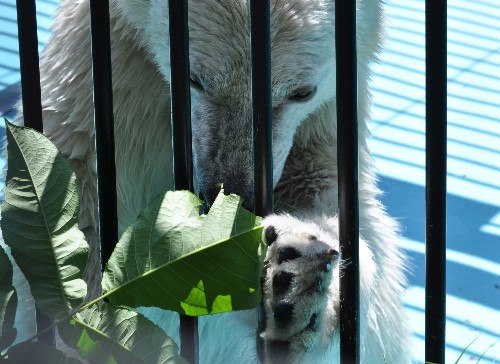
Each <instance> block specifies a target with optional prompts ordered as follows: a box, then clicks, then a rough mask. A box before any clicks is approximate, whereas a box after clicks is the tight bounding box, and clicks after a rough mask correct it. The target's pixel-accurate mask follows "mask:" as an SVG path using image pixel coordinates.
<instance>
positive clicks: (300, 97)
mask: <svg viewBox="0 0 500 364" xmlns="http://www.w3.org/2000/svg"><path fill="white" fill-rule="evenodd" d="M316 90H317V88H316V86H307V87H301V88H298V89H296V90H294V91H293V92H292V93H291V94H290V96H289V97H288V100H290V101H293V102H306V101H309V100H311V99H312V98H313V97H314V95H315V94H316Z"/></svg>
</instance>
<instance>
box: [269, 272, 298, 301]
mask: <svg viewBox="0 0 500 364" xmlns="http://www.w3.org/2000/svg"><path fill="white" fill-rule="evenodd" d="M293 277H294V274H293V273H289V272H278V274H276V275H275V276H274V278H273V293H274V295H275V296H279V295H280V294H283V293H285V292H286V291H288V289H289V288H290V284H291V283H292V279H293Z"/></svg>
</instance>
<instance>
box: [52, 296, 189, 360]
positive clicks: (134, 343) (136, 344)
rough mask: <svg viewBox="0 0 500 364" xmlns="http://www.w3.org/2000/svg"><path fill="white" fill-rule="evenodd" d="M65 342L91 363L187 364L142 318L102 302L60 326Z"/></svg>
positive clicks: (152, 325)
mask: <svg viewBox="0 0 500 364" xmlns="http://www.w3.org/2000/svg"><path fill="white" fill-rule="evenodd" d="M58 332H59V333H60V335H61V338H62V339H63V340H64V342H65V343H66V344H67V345H68V346H70V347H73V348H77V349H78V351H79V352H80V355H81V356H82V357H83V358H85V359H87V360H89V361H90V362H91V363H110V364H111V363H159V364H160V363H167V362H169V363H185V361H184V359H182V358H180V357H178V348H177V345H176V344H175V343H174V342H173V341H172V340H171V339H170V338H169V337H168V336H166V335H165V333H164V332H163V330H161V329H160V328H159V327H158V326H156V325H155V324H153V323H152V322H151V321H149V320H148V319H146V318H145V317H144V316H142V315H141V314H139V313H137V312H134V311H131V310H128V309H126V308H120V307H117V306H114V305H112V304H110V303H105V302H101V303H99V304H94V305H92V306H91V307H89V308H86V309H84V310H82V311H81V312H79V313H77V314H76V315H74V316H73V318H72V319H71V320H69V321H66V322H64V323H61V324H59V326H58Z"/></svg>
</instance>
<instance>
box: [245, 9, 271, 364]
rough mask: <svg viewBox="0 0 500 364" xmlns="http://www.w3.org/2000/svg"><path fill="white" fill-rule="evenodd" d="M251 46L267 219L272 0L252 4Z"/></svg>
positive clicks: (262, 208)
mask: <svg viewBox="0 0 500 364" xmlns="http://www.w3.org/2000/svg"><path fill="white" fill-rule="evenodd" d="M250 43H251V75H252V77H251V78H252V84H251V91H252V123H253V125H252V132H253V138H252V139H253V150H252V154H253V168H254V212H255V214H256V215H259V216H266V215H269V214H271V213H272V212H273V209H274V197H273V154H272V153H273V145H272V142H273V140H272V82H271V4H270V1H269V0H252V1H250ZM264 315H265V314H264V306H263V305H262V304H261V305H260V308H259V320H258V321H259V322H258V330H257V332H259V333H260V332H262V331H264V330H265V325H266V320H265V318H264ZM264 352H265V349H264V342H263V341H262V339H261V338H260V337H257V353H258V355H259V358H260V359H261V361H264Z"/></svg>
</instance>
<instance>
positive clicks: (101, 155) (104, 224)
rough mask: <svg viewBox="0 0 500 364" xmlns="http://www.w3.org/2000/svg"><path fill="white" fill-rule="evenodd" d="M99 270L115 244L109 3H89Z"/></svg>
mask: <svg viewBox="0 0 500 364" xmlns="http://www.w3.org/2000/svg"><path fill="white" fill-rule="evenodd" d="M90 28H91V36H92V42H91V43H92V78H93V82H94V126H95V145H96V155H97V157H96V158H97V190H98V196H99V235H100V242H101V268H102V269H103V270H104V267H105V265H106V262H107V261H108V259H109V257H110V256H111V253H112V252H113V249H114V247H115V245H116V243H117V241H118V214H117V211H116V209H117V194H116V168H115V139H114V118H113V88H112V78H111V42H110V24H109V1H108V0H104V1H102V0H90Z"/></svg>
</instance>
